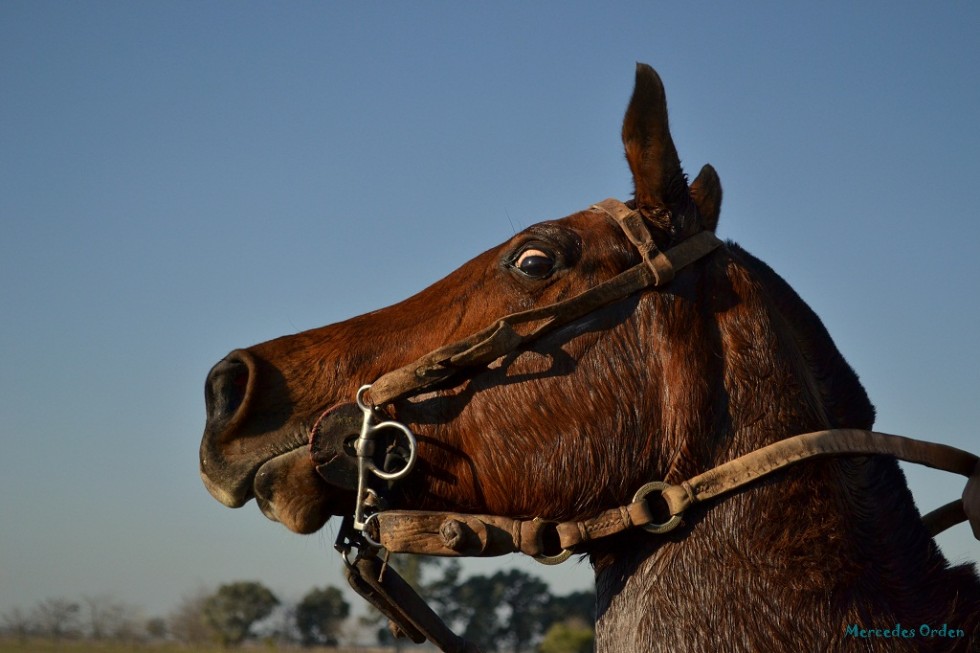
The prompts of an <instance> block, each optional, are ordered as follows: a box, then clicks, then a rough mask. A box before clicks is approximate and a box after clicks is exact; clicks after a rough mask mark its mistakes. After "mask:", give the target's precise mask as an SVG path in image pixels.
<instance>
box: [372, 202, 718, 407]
mask: <svg viewBox="0 0 980 653" xmlns="http://www.w3.org/2000/svg"><path fill="white" fill-rule="evenodd" d="M593 209H595V210H597V211H600V212H602V213H604V214H606V215H607V216H609V217H611V218H612V219H613V220H615V221H616V223H617V224H619V225H620V227H621V228H622V229H623V231H624V232H625V233H626V236H627V238H629V239H630V242H632V243H633V244H634V245H636V246H637V248H638V249H639V250H640V256H641V257H642V258H643V262H642V263H640V264H638V265H635V266H633V267H632V268H629V269H628V270H626V271H625V272H622V273H620V274H618V275H617V276H615V277H613V278H612V279H609V280H607V281H605V282H603V283H601V284H599V285H597V286H595V287H593V288H590V289H589V290H586V291H584V292H582V293H580V294H578V295H575V296H574V297H571V298H569V299H566V300H564V301H560V302H555V303H554V304H549V305H548V306H542V307H540V308H534V309H531V310H528V311H521V312H519V313H512V314H510V315H506V316H504V317H502V318H500V319H498V320H497V321H496V322H494V323H493V324H491V325H490V326H488V327H486V328H484V329H481V330H480V331H477V332H476V333H474V334H472V335H470V336H468V337H466V338H463V339H461V340H457V341H456V342H453V343H450V344H448V345H444V346H442V347H439V348H438V349H435V350H433V351H431V352H429V353H428V354H426V355H424V356H422V357H421V358H419V359H417V360H415V361H413V362H412V363H409V364H408V365H405V366H403V367H400V368H398V369H395V370H393V371H391V372H388V373H386V374H384V375H382V376H381V377H380V378H378V379H377V380H376V381H375V382H374V383H372V384H371V390H370V393H369V398H370V401H371V403H372V404H373V405H374V406H382V405H384V404H387V403H390V402H392V401H396V400H398V399H402V398H404V397H407V396H410V395H412V394H416V393H418V392H421V391H424V390H426V389H427V388H429V387H431V386H433V385H435V384H437V383H442V382H445V381H447V380H449V379H451V378H452V377H454V376H456V375H457V374H458V373H459V372H461V371H463V370H465V369H468V368H473V367H480V366H484V365H487V364H488V363H491V362H493V361H494V360H496V359H498V358H500V357H501V356H505V355H506V354H509V353H510V352H512V351H514V350H515V349H517V348H518V347H520V346H522V345H525V344H527V343H529V342H531V341H533V340H536V339H537V338H540V337H541V336H543V335H545V334H546V333H548V332H550V331H553V330H555V329H557V328H558V327H561V326H564V325H566V324H568V323H570V322H573V321H574V320H577V319H579V318H581V317H583V316H585V315H588V314H589V313H591V312H592V311H594V310H596V309H598V308H600V307H602V306H605V305H606V304H611V303H613V302H615V301H619V300H621V299H625V298H626V297H629V296H630V295H632V294H633V293H635V292H638V291H640V290H643V289H644V288H651V287H654V288H656V287H661V286H663V285H666V284H667V283H669V282H670V281H671V280H672V279H673V278H674V275H675V274H676V273H677V271H679V270H680V269H682V268H684V267H686V266H688V265H690V264H691V263H693V262H695V261H697V260H698V259H700V258H702V257H704V256H707V255H708V254H710V253H711V252H713V251H714V250H715V249H717V248H718V247H720V246H721V244H722V243H721V241H720V240H718V238H717V237H715V235H714V234H713V233H711V232H710V231H702V232H699V233H697V234H694V235H693V236H691V237H689V238H687V239H685V240H684V241H682V242H681V243H679V244H678V245H676V246H674V247H672V248H671V249H669V250H667V251H666V252H660V251H659V250H658V249H657V247H656V245H655V244H654V242H653V237H652V236H651V235H650V232H649V231H648V230H647V228H646V225H645V224H644V222H643V218H642V217H641V216H640V214H639V213H637V212H636V211H634V210H633V209H631V208H629V207H628V206H626V205H625V204H623V203H622V202H620V201H619V200H616V199H607V200H604V201H602V202H600V203H599V204H596V205H595V206H594V207H593Z"/></svg>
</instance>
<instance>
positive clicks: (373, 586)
mask: <svg viewBox="0 0 980 653" xmlns="http://www.w3.org/2000/svg"><path fill="white" fill-rule="evenodd" d="M592 208H593V210H595V211H598V212H600V213H603V214H605V215H607V216H608V217H610V218H612V219H613V220H614V221H615V222H616V223H617V224H618V225H619V226H620V228H621V229H622V230H623V231H624V233H625V234H626V236H627V237H628V238H629V240H630V242H631V243H632V244H633V245H634V246H635V247H636V248H637V250H638V251H639V252H640V256H641V258H642V261H641V262H640V263H639V264H637V265H635V266H633V267H631V268H629V269H627V270H626V271H625V272H622V273H620V274H619V275H617V276H615V277H613V278H611V279H609V280H608V281H605V282H603V283H601V284H599V285H597V286H595V287H593V288H591V289H589V290H586V291H584V292H582V293H580V294H578V295H576V296H574V297H572V298H570V299H566V300H564V301H560V302H556V303H554V304H550V305H547V306H544V307H540V308H535V309H531V310H528V311H523V312H520V313H513V314H511V315H507V316H505V317H503V318H500V319H499V320H497V321H495V322H494V323H493V324H491V325H490V326H488V327H486V328H485V329H482V330H480V331H478V332H476V333H474V334H472V335H471V336H469V337H466V338H463V339H461V340H458V341H456V342H453V343H451V344H448V345H445V346H443V347H440V348H438V349H436V350H434V351H432V352H429V353H428V354H426V355H424V356H422V357H421V358H419V359H417V360H416V361H414V362H412V363H411V364H409V365H406V366H404V367H401V368H398V369H396V370H393V371H391V372H388V373H386V374H384V375H382V376H381V377H380V378H378V379H377V380H375V382H374V383H372V384H371V385H369V386H364V387H362V388H361V389H360V391H359V392H358V394H357V400H356V404H357V407H358V410H359V411H360V414H361V424H360V433H359V435H358V437H357V439H356V440H355V441H354V442H353V458H355V459H356V462H357V468H356V492H357V501H356V504H355V509H354V513H353V515H352V516H351V517H348V518H347V519H345V521H344V524H343V526H342V527H341V531H340V535H339V537H338V540H337V548H338V550H340V551H341V552H342V553H343V555H344V558H345V560H346V561H347V567H348V580H349V581H350V583H351V586H352V587H353V588H354V589H355V590H356V591H357V592H358V593H360V594H361V595H362V596H364V597H365V598H366V599H367V600H368V601H370V602H371V603H372V604H374V605H375V606H376V607H377V608H378V609H379V610H381V612H382V613H384V614H385V615H386V616H387V617H388V618H389V619H390V620H391V622H392V625H393V630H395V631H396V632H400V633H402V634H405V635H407V636H408V637H410V638H411V639H412V640H413V641H415V642H417V643H421V642H424V641H425V640H426V639H428V640H430V641H432V642H433V643H434V644H436V645H437V646H439V647H440V648H441V649H442V650H444V651H476V650H477V648H476V647H475V645H473V644H472V643H471V642H467V641H466V640H463V639H461V638H459V637H458V636H456V635H455V634H454V633H453V632H452V631H451V630H450V629H449V628H448V627H446V625H445V624H444V623H443V622H442V620H441V619H440V618H439V617H438V616H437V615H436V614H435V613H434V612H432V610H431V608H429V606H427V605H426V604H425V602H424V601H423V600H422V599H421V598H420V597H419V596H418V594H416V593H415V591H414V590H412V588H411V587H410V586H409V585H408V584H407V583H405V581H404V580H402V579H401V577H400V576H398V574H397V573H395V572H394V570H392V569H390V568H387V563H386V558H385V561H382V560H381V559H379V558H378V553H379V551H385V552H387V553H412V554H423V555H438V556H494V555H502V554H506V553H512V552H520V553H525V554H527V555H530V556H532V557H534V558H535V559H536V560H539V561H540V562H544V563H546V564H557V563H559V562H563V561H564V560H565V559H567V558H568V557H569V556H570V555H571V554H572V553H574V552H579V551H581V552H584V549H585V548H586V547H587V545H588V543H590V542H592V541H594V540H597V539H600V538H605V537H609V536H611V535H615V534H617V533H621V532H623V531H626V530H629V529H633V528H643V529H645V530H647V531H649V532H651V533H655V534H660V533H666V532H668V531H670V530H672V529H674V528H675V527H676V526H678V525H679V524H680V523H681V520H682V516H683V514H684V512H685V510H687V509H688V508H689V507H691V506H692V505H694V504H695V503H699V502H703V501H707V500H709V499H713V498H716V497H721V496H724V495H726V494H728V493H731V492H733V491H734V490H736V489H738V488H741V487H743V486H745V485H747V484H750V483H753V482H755V481H756V480H758V479H760V478H762V477H764V476H767V475H769V474H771V473H773V472H775V471H777V470H780V469H783V468H785V467H787V466H789V465H793V464H796V463H798V462H801V461H804V460H808V459H811V458H817V457H828V456H839V455H874V454H881V455H889V456H894V457H896V458H899V459H901V460H905V461H909V462H914V463H919V464H923V465H926V466H929V467H933V468H936V469H942V470H946V471H950V472H955V473H958V474H962V475H963V476H966V477H968V478H969V481H968V482H967V486H966V489H965V491H964V493H963V498H962V499H961V500H957V501H954V502H951V503H949V504H947V505H945V506H943V507H942V508H939V509H937V510H935V511H933V512H932V513H930V514H928V515H926V516H925V517H923V521H924V522H925V524H926V527H927V528H928V530H929V532H930V533H931V534H933V535H935V534H937V533H938V532H941V531H942V530H945V529H946V528H949V527H950V526H952V525H954V524H958V523H960V522H962V521H966V520H967V519H969V521H970V524H971V527H972V529H973V532H974V535H975V536H976V537H977V538H978V539H980V462H978V458H977V456H975V455H973V454H971V453H968V452H966V451H962V450H960V449H956V448H954V447H950V446H946V445H942V444H936V443H931V442H924V441H920V440H914V439H911V438H905V437H901V436H895V435H887V434H883V433H876V432H872V431H864V430H857V429H831V430H826V431H818V432H815V433H808V434H804V435H797V436H794V437H790V438H787V439H785V440H781V441H779V442H776V443H774V444H771V445H769V446H766V447H763V448H761V449H758V450H756V451H753V452H751V453H749V454H746V455H744V456H742V457H740V458H737V459H735V460H732V461H730V462H728V463H725V464H723V465H720V466H718V467H716V468H714V469H711V470H709V471H707V472H705V473H703V474H700V475H698V476H695V477H693V478H690V479H688V480H686V481H683V482H681V483H679V484H675V485H670V484H667V483H663V482H661V481H651V482H649V483H647V484H645V485H643V486H642V487H640V488H638V489H637V491H636V494H635V495H634V497H633V500H632V501H631V502H630V503H629V504H627V505H624V506H618V507H615V508H611V509H609V510H606V511H604V512H602V513H600V514H599V515H596V516H594V517H592V518H590V519H586V520H579V521H569V522H553V521H547V520H541V519H516V518H512V517H506V516H498V515H472V514H458V513H446V512H424V511H412V510H387V509H385V505H384V501H383V499H382V497H381V494H382V493H383V491H380V490H378V489H375V488H372V487H371V482H372V480H373V479H375V478H376V479H380V480H381V481H383V482H385V483H391V482H394V481H397V480H399V479H401V478H403V477H405V476H406V475H407V474H408V473H410V471H411V470H412V467H413V465H414V463H415V460H416V455H417V451H416V449H417V446H416V442H415V438H414V436H413V434H412V432H411V431H410V430H409V429H408V428H407V427H406V426H405V425H403V424H401V423H399V422H395V421H392V420H385V419H384V418H383V415H382V413H381V412H380V410H379V408H380V407H382V406H384V405H386V404H389V403H391V402H393V401H396V400H399V399H404V398H406V397H409V396H413V395H416V394H419V393H422V392H426V391H428V390H431V389H433V388H434V387H436V386H438V387H440V388H445V387H447V386H448V385H452V382H453V381H459V380H460V377H462V376H463V372H464V371H466V370H472V369H475V368H482V367H485V366H486V365H488V364H489V363H491V362H493V361H495V360H497V359H499V358H500V357H502V356H505V355H507V354H509V353H511V352H513V351H515V350H517V349H519V348H521V347H523V346H525V345H527V344H529V343H530V342H532V341H534V340H536V339H538V338H540V337H542V336H543V335H545V334H547V333H549V332H551V331H553V330H555V329H557V328H559V327H561V326H564V325H567V324H569V323H571V322H573V321H574V320H577V319H579V318H581V317H583V316H585V315H588V314H589V313H591V312H592V311H595V310H596V309H598V308H600V307H602V306H605V305H608V304H611V303H613V302H615V301H619V300H622V299H625V298H627V297H629V296H631V295H633V294H634V293H637V292H639V291H641V290H644V289H647V288H660V287H663V286H665V285H667V284H668V283H670V281H671V280H672V279H673V278H674V275H675V274H676V273H677V272H678V271H679V270H681V269H683V268H684V267H686V266H688V265H691V264H692V263H694V262H696V261H699V260H701V259H702V258H704V257H706V256H708V255H709V254H711V253H712V252H713V251H714V250H715V249H717V248H719V247H721V246H722V242H721V241H720V240H719V239H718V238H716V237H715V235H714V234H713V233H711V232H709V231H700V232H698V233H695V234H693V235H691V236H688V237H687V238H685V239H684V240H682V241H680V242H679V243H678V244H676V245H674V246H673V247H671V248H669V249H667V250H666V251H661V250H660V249H659V248H658V247H657V245H656V244H655V242H654V240H653V237H652V235H651V234H650V232H649V230H648V229H647V227H646V225H645V223H644V221H643V218H642V216H641V215H640V213H639V212H638V211H636V210H634V209H632V208H631V207H629V206H628V205H626V204H624V203H622V202H620V201H618V200H615V199H607V200H605V201H603V202H600V203H599V204H596V205H594V206H593V207H592ZM328 412H329V411H328ZM325 415H326V413H325ZM321 421H323V417H321V420H319V421H318V425H317V426H315V427H314V429H313V433H312V434H311V448H312V449H314V450H315V449H316V447H317V446H319V445H318V443H320V442H322V437H323V434H321V433H319V431H318V427H319V424H320V422H321ZM386 431H387V432H392V431H394V433H395V434H396V437H395V438H394V439H391V438H388V439H383V438H382V437H381V435H380V434H381V433H383V432H386ZM336 448H337V450H338V451H340V445H337V446H336ZM382 448H386V452H387V453H388V456H387V460H386V463H385V464H381V465H379V464H378V463H377V462H376V461H377V460H378V458H379V453H381V449H382ZM336 458H339V459H340V460H339V461H338V460H336ZM349 458H350V457H348V458H347V459H346V460H345V459H344V457H343V456H337V457H335V459H334V460H332V461H331V462H330V463H327V464H322V465H318V466H317V470H318V471H319V472H320V474H321V476H323V477H324V479H325V480H327V481H328V482H336V480H335V479H336V478H337V477H338V475H339V476H341V477H343V476H344V474H343V473H339V474H338V471H337V464H338V462H339V463H340V464H341V465H344V464H348V463H349ZM392 461H394V462H392ZM388 463H391V464H392V465H393V468H391V469H389V464H388ZM341 471H342V470H341ZM353 471H354V470H348V471H347V475H346V477H347V478H348V480H349V481H350V482H352V481H353V479H354V473H353ZM350 489H354V488H353V487H350ZM651 496H652V497H653V498H659V499H660V500H659V501H651V500H650V499H649V498H650V497H651ZM354 549H356V550H357V554H356V557H355V559H354V560H353V561H351V560H350V559H349V556H350V553H351V551H352V550H354ZM386 555H387V554H386Z"/></svg>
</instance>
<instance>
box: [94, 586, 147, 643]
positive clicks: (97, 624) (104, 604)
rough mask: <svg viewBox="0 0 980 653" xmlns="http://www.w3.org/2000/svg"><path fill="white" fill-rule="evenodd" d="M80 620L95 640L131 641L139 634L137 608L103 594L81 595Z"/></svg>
mask: <svg viewBox="0 0 980 653" xmlns="http://www.w3.org/2000/svg"><path fill="white" fill-rule="evenodd" d="M82 620H83V622H84V626H85V630H86V633H87V634H88V636H89V637H91V638H92V639H95V640H105V639H111V640H116V641H124V642H131V641H133V640H135V639H138V638H139V637H140V635H141V633H140V621H141V620H140V613H139V608H137V607H135V606H132V605H129V604H127V603H124V602H122V601H118V600H116V599H114V598H112V597H111V596H108V595H105V594H103V595H99V596H83V597H82Z"/></svg>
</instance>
